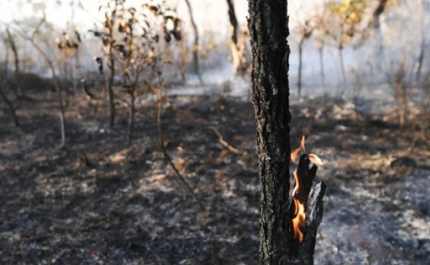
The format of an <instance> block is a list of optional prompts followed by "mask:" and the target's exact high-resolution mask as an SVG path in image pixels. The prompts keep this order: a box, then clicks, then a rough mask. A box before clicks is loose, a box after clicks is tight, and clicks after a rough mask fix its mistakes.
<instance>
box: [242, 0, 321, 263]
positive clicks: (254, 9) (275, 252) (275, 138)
mask: <svg viewBox="0 0 430 265" xmlns="http://www.w3.org/2000/svg"><path fill="white" fill-rule="evenodd" d="M248 3H249V20H248V25H249V31H250V36H251V47H252V72H251V78H252V102H253V105H254V111H255V120H256V126H257V149H258V156H259V160H260V167H259V179H260V261H259V264H260V265H274V264H276V265H290V264H313V252H314V247H315V238H316V230H317V228H318V226H319V223H320V222H321V219H322V197H323V195H324V190H325V189H324V186H323V184H319V186H318V185H317V187H316V188H315V189H314V192H313V194H312V195H311V196H310V197H311V198H310V199H309V203H308V210H307V214H308V216H309V218H306V225H305V227H303V228H302V231H303V234H304V240H303V241H302V242H299V241H298V240H297V239H296V238H295V237H294V236H293V230H292V220H291V217H293V216H294V210H295V209H294V207H288V205H289V194H288V192H289V186H290V183H289V178H290V176H289V165H290V153H291V148H290V137H289V134H290V125H289V124H290V112H289V87H288V69H289V64H288V56H289V53H290V50H289V46H288V43H287V36H288V34H289V30H288V17H287V2H286V1H285V0H249V1H248ZM304 161H305V160H304ZM306 161H307V160H306ZM303 163H304V162H302V166H301V167H303V168H305V170H304V171H303V170H302V172H301V173H300V174H301V175H304V174H308V175H310V174H313V177H314V176H315V173H316V168H314V167H315V166H312V167H305V165H306V164H303ZM308 166H309V164H308ZM308 175H306V176H308ZM313 177H309V178H304V180H303V181H306V186H311V185H312V181H313ZM309 181H310V183H308V182H309ZM309 192H310V190H309ZM309 192H307V194H305V195H306V199H304V200H306V201H308V199H307V198H308V197H309ZM305 193H306V192H305ZM302 195H303V194H302Z"/></svg>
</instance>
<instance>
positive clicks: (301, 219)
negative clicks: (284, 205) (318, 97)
mask: <svg viewBox="0 0 430 265" xmlns="http://www.w3.org/2000/svg"><path fill="white" fill-rule="evenodd" d="M300 151H303V152H305V151H306V149H305V136H302V139H301V140H300V146H299V147H297V148H296V149H294V150H293V151H292V152H291V161H293V162H296V161H297V158H298V157H299V154H300ZM307 158H308V159H309V160H310V161H311V162H312V164H314V165H316V166H320V165H322V164H323V162H322V161H321V159H320V158H319V157H318V156H317V155H315V154H307ZM293 176H294V180H295V182H296V184H295V186H294V190H293V203H294V217H293V219H292V223H293V232H294V238H295V239H297V240H299V242H300V243H302V242H303V239H304V235H303V232H302V231H301V228H303V227H305V225H306V222H305V221H306V212H305V208H306V206H305V205H306V201H303V199H302V200H299V199H298V198H297V193H298V192H299V190H300V180H299V175H298V173H297V170H296V171H294V173H293Z"/></svg>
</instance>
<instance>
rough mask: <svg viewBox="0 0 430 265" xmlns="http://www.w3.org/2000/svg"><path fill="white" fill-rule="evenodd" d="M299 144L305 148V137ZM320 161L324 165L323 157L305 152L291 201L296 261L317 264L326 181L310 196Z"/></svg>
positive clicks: (296, 172)
mask: <svg viewBox="0 0 430 265" xmlns="http://www.w3.org/2000/svg"><path fill="white" fill-rule="evenodd" d="M299 148H300V150H303V151H305V148H304V138H302V142H301V144H300V147H299ZM299 148H298V149H299ZM298 149H296V150H294V151H293V153H294V156H298V153H299V152H300V150H298ZM319 165H322V161H321V159H319V157H318V156H316V155H315V154H302V155H300V159H299V164H298V167H297V170H296V171H294V173H293V176H294V180H295V182H296V184H295V187H294V190H293V194H292V201H291V204H290V213H291V214H292V216H291V230H290V231H292V233H291V235H292V238H291V239H292V240H291V242H292V244H291V245H290V250H291V253H292V254H293V257H296V258H297V260H294V261H293V263H292V264H313V255H314V250H315V243H316V234H317V229H318V227H319V225H320V224H321V221H322V216H323V197H324V194H325V189H326V185H325V183H324V182H323V181H321V182H320V183H318V184H317V185H316V186H315V188H314V191H313V193H312V195H311V197H310V193H311V189H312V183H313V181H314V179H315V176H316V172H317V169H318V166H319ZM308 199H309V200H310V201H309V202H310V203H309V207H307V203H308Z"/></svg>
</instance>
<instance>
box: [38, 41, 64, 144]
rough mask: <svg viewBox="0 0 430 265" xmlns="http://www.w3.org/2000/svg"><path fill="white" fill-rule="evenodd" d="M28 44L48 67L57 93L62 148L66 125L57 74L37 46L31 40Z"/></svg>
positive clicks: (46, 56)
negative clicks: (30, 44) (31, 45)
mask: <svg viewBox="0 0 430 265" xmlns="http://www.w3.org/2000/svg"><path fill="white" fill-rule="evenodd" d="M30 42H31V43H32V44H33V46H34V48H36V50H37V51H38V52H39V54H40V55H42V57H43V58H44V59H45V61H46V63H47V64H48V66H49V69H50V70H51V73H52V78H53V79H54V86H55V90H56V92H57V100H58V105H59V107H60V128H61V143H60V146H64V144H65V142H66V125H65V111H64V102H63V95H62V91H61V90H62V89H61V84H60V81H59V80H58V77H57V74H56V72H55V67H54V65H53V64H52V61H51V60H50V59H49V57H48V55H46V53H45V52H44V51H43V50H42V48H40V46H39V45H37V44H36V43H35V42H34V40H33V39H31V40H30Z"/></svg>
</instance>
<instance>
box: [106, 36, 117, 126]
mask: <svg viewBox="0 0 430 265" xmlns="http://www.w3.org/2000/svg"><path fill="white" fill-rule="evenodd" d="M109 45H110V46H109V61H110V62H109V70H110V75H109V79H108V86H107V87H108V92H109V110H110V118H109V126H110V127H111V128H112V127H113V126H114V125H115V95H114V93H113V82H114V78H115V59H114V58H113V44H112V43H110V44H109Z"/></svg>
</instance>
